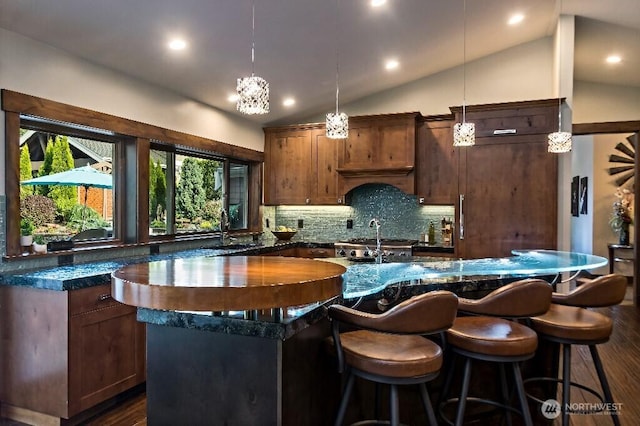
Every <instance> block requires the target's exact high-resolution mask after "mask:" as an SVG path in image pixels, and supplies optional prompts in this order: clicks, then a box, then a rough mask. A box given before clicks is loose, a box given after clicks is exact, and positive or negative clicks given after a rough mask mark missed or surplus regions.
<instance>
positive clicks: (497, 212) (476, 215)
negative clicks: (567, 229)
mask: <svg viewBox="0 0 640 426" xmlns="http://www.w3.org/2000/svg"><path fill="white" fill-rule="evenodd" d="M557 108H558V101H557V100H546V101H531V102H514V103H505V104H496V105H478V106H473V107H468V108H467V121H470V122H474V123H476V144H475V145H474V146H472V147H461V148H455V149H456V150H457V151H458V154H459V156H458V161H459V170H460V172H459V174H458V189H459V194H458V200H457V203H456V209H457V215H456V216H457V226H456V231H457V238H456V241H455V245H456V250H457V255H458V256H460V257H463V258H481V257H503V256H510V255H511V250H513V249H533V248H541V249H555V248H556V247H557V215H558V211H557V206H558V204H557V203H558V201H557V198H558V157H557V154H551V153H549V152H547V135H548V133H549V132H552V131H554V130H556V129H557V117H558V115H557V114H558V109H557ZM457 116H458V117H457V118H458V120H459V119H460V118H461V117H459V112H457ZM462 197H463V199H462ZM461 225H462V232H461Z"/></svg>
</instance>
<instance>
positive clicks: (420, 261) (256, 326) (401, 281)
mask: <svg viewBox="0 0 640 426" xmlns="http://www.w3.org/2000/svg"><path fill="white" fill-rule="evenodd" d="M327 244H329V245H330V243H326V244H323V243H319V244H312V243H301V242H289V243H281V242H279V243H277V244H272V245H257V244H256V245H237V246H226V247H224V248H223V247H214V248H203V249H196V250H187V251H181V252H175V253H169V254H158V255H150V256H141V257H136V258H129V259H120V260H112V261H104V262H94V263H87V264H79V265H69V266H60V267H54V268H47V269H40V270H32V271H20V272H15V273H9V274H3V275H0V285H12V286H28V287H34V288H41V289H49V290H58V291H66V290H75V289H80V288H84V287H90V286H95V285H101V284H106V283H109V282H110V281H111V273H112V272H114V271H115V270H117V269H119V268H120V267H122V266H124V265H127V264H133V263H141V262H153V261H161V260H167V259H180V258H189V257H199V256H224V255H231V256H233V255H260V254H265V253H268V252H273V251H277V250H280V249H286V248H295V247H324V246H325V245H327ZM331 246H332V245H331ZM319 260H321V261H332V262H336V263H340V264H342V265H344V266H347V267H348V268H347V272H346V273H345V274H344V275H343V279H344V284H343V285H344V291H343V295H342V297H337V298H334V299H331V300H329V301H323V302H318V303H313V304H310V305H305V306H299V307H288V308H284V309H282V312H281V313H280V314H279V315H277V318H276V317H271V318H269V317H264V318H260V317H256V318H251V319H245V315H246V313H244V312H225V313H224V315H221V314H220V313H217V312H182V311H158V310H151V309H142V308H141V309H138V320H139V321H142V322H147V323H152V324H160V325H168V326H175V327H185V328H196V329H202V330H207V331H215V332H222V333H231V334H243V335H250V336H261V337H266V338H275V339H286V338H288V337H290V336H292V335H294V334H296V333H297V332H298V331H299V330H301V329H304V328H306V327H308V326H309V325H311V324H313V323H315V322H317V321H320V320H322V319H323V318H325V317H326V306H327V305H328V304H330V303H343V300H347V302H348V303H349V304H353V303H355V301H356V300H358V299H360V298H368V299H372V300H376V299H381V300H382V299H389V300H391V302H392V303H393V302H395V301H397V300H402V299H405V298H407V297H410V296H412V295H415V294H420V293H424V292H427V291H432V290H437V289H446V290H450V291H453V292H455V293H457V294H461V293H466V292H474V291H483V290H491V289H494V288H497V287H499V286H501V285H504V284H505V283H506V282H509V281H513V280H515V279H518V278H519V277H530V276H545V277H550V279H553V277H554V276H555V275H556V274H558V273H560V272H567V271H576V270H582V269H593V268H596V267H600V266H603V265H606V264H607V259H605V258H602V257H599V256H592V255H585V254H580V253H568V252H557V251H546V250H531V251H526V250H525V251H514V256H512V257H506V258H497V259H473V260H455V259H446V258H442V257H433V258H425V257H410V258H406V259H404V261H403V262H401V263H383V264H375V263H360V262H353V261H349V260H346V259H344V258H329V259H319Z"/></svg>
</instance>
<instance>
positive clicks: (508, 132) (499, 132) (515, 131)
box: [493, 129, 518, 135]
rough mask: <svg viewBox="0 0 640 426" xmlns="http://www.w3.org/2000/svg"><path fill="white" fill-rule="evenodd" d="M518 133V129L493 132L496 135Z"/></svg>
mask: <svg viewBox="0 0 640 426" xmlns="http://www.w3.org/2000/svg"><path fill="white" fill-rule="evenodd" d="M516 133H518V131H517V130H516V129H496V130H494V131H493V134H494V135H515V134H516Z"/></svg>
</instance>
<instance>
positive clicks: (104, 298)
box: [98, 294, 112, 302]
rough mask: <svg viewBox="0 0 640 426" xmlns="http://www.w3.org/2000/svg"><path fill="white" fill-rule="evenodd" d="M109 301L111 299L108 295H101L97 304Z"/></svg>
mask: <svg viewBox="0 0 640 426" xmlns="http://www.w3.org/2000/svg"><path fill="white" fill-rule="evenodd" d="M109 299H112V297H111V295H110V294H101V295H100V296H98V302H104V301H107V300H109Z"/></svg>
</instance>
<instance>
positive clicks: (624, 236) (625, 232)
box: [619, 223, 629, 246]
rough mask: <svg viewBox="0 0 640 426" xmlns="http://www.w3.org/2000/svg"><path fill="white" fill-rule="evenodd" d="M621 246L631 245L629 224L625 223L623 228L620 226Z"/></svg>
mask: <svg viewBox="0 0 640 426" xmlns="http://www.w3.org/2000/svg"><path fill="white" fill-rule="evenodd" d="M619 243H620V245H621V246H628V245H629V224H628V223H623V224H622V226H620V241H619Z"/></svg>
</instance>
